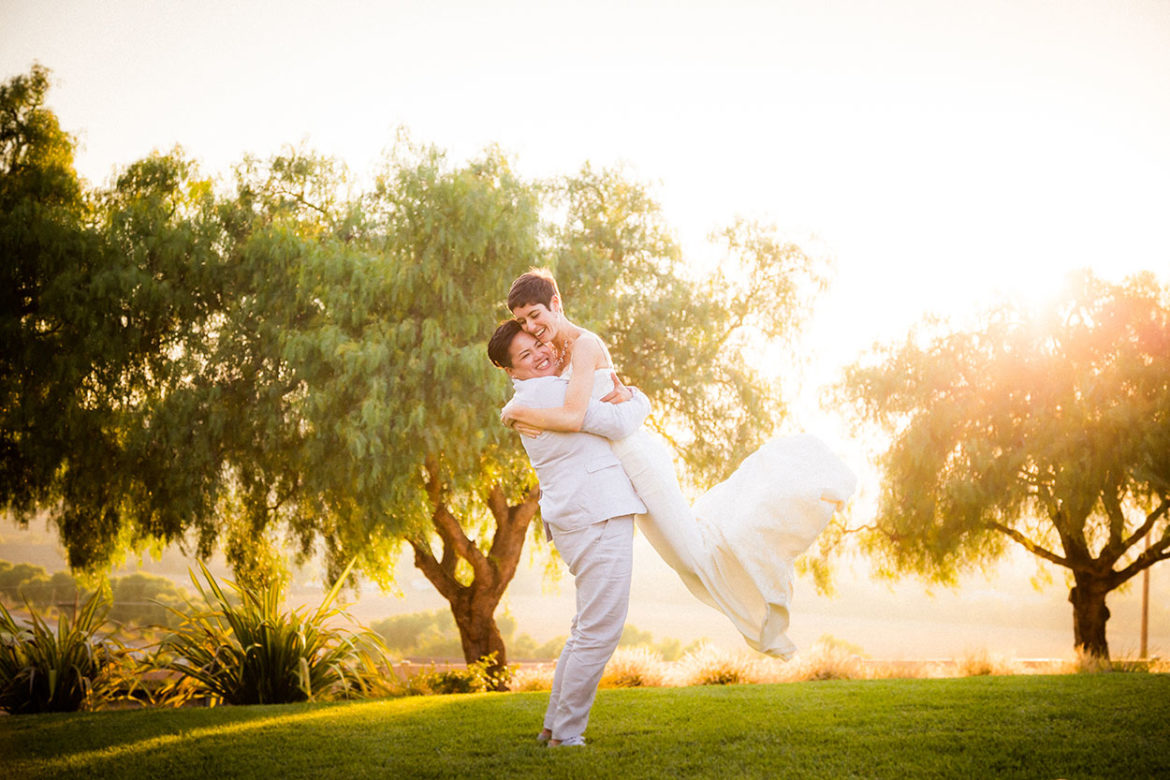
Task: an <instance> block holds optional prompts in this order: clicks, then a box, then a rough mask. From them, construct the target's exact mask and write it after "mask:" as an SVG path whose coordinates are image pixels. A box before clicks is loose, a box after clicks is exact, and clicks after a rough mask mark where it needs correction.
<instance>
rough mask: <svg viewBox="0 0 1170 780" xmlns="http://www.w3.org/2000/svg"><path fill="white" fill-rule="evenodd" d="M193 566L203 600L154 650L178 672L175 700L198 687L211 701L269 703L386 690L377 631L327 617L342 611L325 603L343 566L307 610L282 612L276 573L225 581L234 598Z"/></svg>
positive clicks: (334, 594) (166, 665) (335, 588)
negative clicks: (268, 579)
mask: <svg viewBox="0 0 1170 780" xmlns="http://www.w3.org/2000/svg"><path fill="white" fill-rule="evenodd" d="M351 566H352V564H351ZM200 568H201V569H202V571H203V577H204V579H205V580H206V587H204V585H203V584H201V583H200V582H199V580H198V579H197V578H196V577H195V576H194V574H192V576H191V579H192V581H193V582H194V583H195V587H196V589H197V590H198V591H199V594H200V596H201V597H202V598H203V601H204V602H205V604H206V608H205V609H199V608H198V606H197V605H195V604H190V603H189V607H190V609H191V610H192V614H182V613H179V617H181V618H182V624H181V625H180V626H179V628H178V629H176V631H175V632H174V633H173V634H171V635H170V636H168V637H167V639H166V640H165V641H164V642H163V647H162V656H161V658H160V665H161V666H163V667H164V668H167V669H171V670H173V671H176V672H179V673H180V674H181V675H182V676H183V678H184V679H183V680H182V681H181V682H180V683H179V684H177V685H176V686H175V688H174V689H173V691H172V693H173V694H174V695H175V696H176V697H177V699H178V700H180V701H181V700H182V699H183V697H185V696H194V695H205V696H207V697H209V698H210V699H211V702H212V703H215V702H217V701H222V702H225V703H227V704H276V703H285V702H296V701H305V700H307V699H310V698H323V697H331V698H332V697H342V698H343V697H350V696H361V695H375V694H378V693H385V692H387V691H388V687H387V686H388V683H387V682H386V679H385V677H384V675H383V674H382V665H383V662H384V653H383V650H382V646H381V641H380V640H379V639H378V637H377V636H376V635H375V634H373V633H372V632H370V631H368V630H365V629H362V630H359V631H357V632H349V631H345V630H341V629H338V628H335V627H333V626H331V625H330V623H331V621H333V620H334V619H335V618H337V617H339V616H344V617H347V618H348V615H346V614H345V613H344V612H343V611H342V610H341V609H337V608H333V607H332V604H333V602H334V601H335V600H336V598H337V595H338V593H339V592H340V589H341V585H342V583H343V582H344V580H345V577H346V575H347V574H348V573H349V568H346V570H345V572H344V573H343V574H342V576H341V577H340V578H338V580H337V583H336V584H334V586H333V588H332V589H330V591H329V592H328V593H327V594H326V596H325V598H324V600H323V601H322V602H321V604H320V606H318V607H317V609H316V610H315V611H313V612H312V613H306V612H305V611H304V610H303V609H301V608H298V609H295V610H292V611H289V612H281V611H280V602H281V595H282V591H283V585H282V584H281V583H280V582H279V581H277V582H274V583H272V584H271V585H269V586H268V587H266V588H264V589H263V590H262V591H256V590H252V589H250V588H245V587H243V586H241V585H238V584H236V583H232V582H228V585H229V586H230V587H231V588H232V589H233V590H234V591H235V593H236V594H237V595H238V596H239V599H238V603H236V602H235V601H234V600H232V599H229V597H228V595H227V594H226V593H225V592H224V590H223V588H222V587H220V584H219V583H218V582H217V581H216V580H215V578H214V577H213V576H212V575H211V572H209V571H208V570H207V567H206V566H204V565H203V564H202V563H200ZM175 611H176V612H177V610H175Z"/></svg>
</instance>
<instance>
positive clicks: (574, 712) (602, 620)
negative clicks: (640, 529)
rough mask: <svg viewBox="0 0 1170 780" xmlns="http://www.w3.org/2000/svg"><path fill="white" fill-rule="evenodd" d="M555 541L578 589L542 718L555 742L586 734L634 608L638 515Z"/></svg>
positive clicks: (565, 534)
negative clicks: (604, 675) (599, 689)
mask: <svg viewBox="0 0 1170 780" xmlns="http://www.w3.org/2000/svg"><path fill="white" fill-rule="evenodd" d="M553 542H554V544H556V546H557V552H559V553H560V555H561V558H562V560H564V561H565V563H566V564H568V567H569V572H570V573H571V574H572V575H573V581H574V583H575V584H576V587H577V614H576V615H575V616H574V617H573V626H572V629H571V631H570V632H569V639H568V641H567V642H565V648H564V650H562V651H561V657H560V658H559V659H558V660H557V668H556V672H555V673H554V674H553V686H552V695H551V696H549V700H548V710H547V711H546V712H545V715H544V727H545V728H546V729H549V730H550V731H552V738H553V739H557V740H562V741H563V740H566V739H570V738H572V737H579V736H582V735H583V734H584V733H585V726H586V724H587V723H588V722H589V708H590V707H592V706H593V698H594V697H595V696H596V695H597V684H598V683H599V682H601V673H602V672H603V671H605V665H606V663H608V662H609V658H610V656H612V655H613V651H614V649H616V648H617V645H618V640H619V639H621V636H622V629H623V627H624V626H625V622H626V612H627V610H628V609H629V606H630V574H631V573H632V571H633V547H634V516H633V515H624V516H622V517H612V518H610V519H609V520H605V521H603V522H600V523H594V524H593V525H589V526H586V527H585V528H581V529H579V530H575V531H570V532H557V531H553Z"/></svg>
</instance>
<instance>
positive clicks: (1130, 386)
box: [841, 272, 1170, 658]
mask: <svg viewBox="0 0 1170 780" xmlns="http://www.w3.org/2000/svg"><path fill="white" fill-rule="evenodd" d="M1167 355H1170V305H1168V295H1167V291H1166V290H1165V289H1164V288H1162V287H1161V286H1159V284H1158V282H1157V281H1156V280H1155V279H1154V278H1153V277H1152V276H1151V275H1148V274H1146V275H1138V276H1135V277H1133V278H1130V279H1129V280H1127V281H1126V282H1124V283H1119V284H1114V283H1108V282H1105V281H1103V280H1101V279H1098V278H1096V277H1094V276H1093V275H1091V274H1089V273H1087V272H1085V273H1082V274H1079V275H1076V276H1074V277H1070V279H1069V282H1068V284H1067V286H1066V288H1065V289H1064V291H1063V292H1062V294H1061V295H1060V296H1059V297H1058V298H1057V299H1055V300H1053V301H1051V302H1050V303H1049V304H1048V305H1047V306H1045V307H1042V308H1028V307H1025V306H1023V305H1019V304H1006V305H1004V306H1002V307H1000V308H998V309H996V310H994V311H992V312H990V313H989V314H988V316H987V317H986V319H985V321H984V323H983V325H982V327H979V328H975V329H971V330H967V331H962V332H949V333H948V332H936V333H934V334H929V333H925V332H922V331H920V332H918V333H915V334H912V335H911V336H910V337H909V338H908V339H907V341H906V342H905V343H903V344H901V345H898V346H894V347H891V348H887V349H885V350H884V351H882V352H879V353H878V354H877V355H875V356H874V357H873V359H872V360H870V361H867V362H864V363H859V364H857V365H855V366H853V367H852V368H851V369H850V370H849V371H848V372H847V375H846V379H845V381H844V383H843V385H842V387H841V395H842V397H843V398H844V399H845V400H846V401H847V402H849V403H851V404H852V405H853V407H854V409H855V410H856V412H857V416H858V418H859V419H860V420H863V421H867V422H870V423H874V424H876V425H877V426H879V427H880V428H881V430H883V431H884V432H885V434H887V435H888V436H889V447H888V449H887V450H886V451H885V454H884V455H883V456H882V458H881V460H880V467H881V469H882V474H883V479H882V490H881V495H880V498H879V504H878V508H877V516H876V518H875V519H874V521H873V523H872V525H870V526H868V527H866V528H864V529H861V536H860V538H861V540H862V545H863V547H864V549H865V550H866V551H867V552H868V553H869V554H871V555H872V556H873V557H874V558H875V559H876V560H878V561H879V562H880V564H881V566H882V568H883V570H884V572H885V573H887V574H891V575H902V574H907V573H919V574H924V575H927V576H928V577H930V578H932V579H934V580H937V581H940V582H953V581H954V580H955V577H956V576H957V575H958V574H959V572H960V571H962V570H963V569H964V568H967V567H971V566H979V565H983V564H987V563H989V562H991V561H994V560H996V559H998V558H999V556H1001V555H1002V554H1003V552H1004V551H1005V549H1007V547H1008V545H1009V544H1012V543H1014V544H1016V545H1019V546H1020V547H1022V548H1023V549H1025V550H1027V551H1028V552H1029V553H1031V554H1032V555H1035V556H1037V557H1038V558H1040V559H1042V560H1043V561H1046V562H1047V563H1049V564H1053V565H1055V566H1058V567H1061V568H1063V569H1065V570H1067V572H1068V573H1069V575H1070V577H1071V579H1072V580H1073V583H1074V585H1073V587H1072V589H1071V592H1070V596H1069V598H1070V601H1071V602H1072V604H1073V625H1074V640H1075V646H1076V647H1077V648H1078V649H1079V650H1080V651H1082V652H1083V653H1086V654H1088V655H1091V656H1097V657H1105V658H1107V657H1108V644H1107V642H1106V636H1105V625H1106V621H1107V620H1108V616H1109V611H1108V609H1107V608H1106V606H1105V599H1106V596H1107V594H1108V593H1109V592H1111V591H1112V590H1114V589H1115V588H1117V587H1119V586H1120V585H1122V584H1123V583H1125V582H1127V581H1128V580H1130V579H1131V578H1132V577H1134V576H1135V575H1136V574H1138V573H1139V572H1141V571H1143V570H1145V569H1148V568H1149V567H1150V566H1153V565H1154V564H1156V563H1158V562H1160V561H1163V560H1166V559H1167V558H1170V524H1168V523H1167V511H1168V510H1170V361H1167V359H1166V357H1167ZM1147 543H1148V548H1147V547H1146V546H1145V545H1146V544H1147Z"/></svg>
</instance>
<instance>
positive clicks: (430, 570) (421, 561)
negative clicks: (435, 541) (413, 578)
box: [409, 539, 467, 602]
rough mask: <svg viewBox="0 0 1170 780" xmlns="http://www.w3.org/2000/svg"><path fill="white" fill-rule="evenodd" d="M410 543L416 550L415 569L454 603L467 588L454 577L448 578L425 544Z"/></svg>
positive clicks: (411, 540)
mask: <svg viewBox="0 0 1170 780" xmlns="http://www.w3.org/2000/svg"><path fill="white" fill-rule="evenodd" d="M409 542H410V546H411V547H412V548H413V549H414V565H415V567H416V568H418V570H419V571H421V572H422V573H423V576H425V577H426V578H427V579H428V580H430V583H431V584H432V585H434V586H435V590H437V591H439V594H440V595H442V597H443V598H445V599H447V601H450V602H454V601H455V599H457V598H458V597H459V596H460V594H461V593H462V592H463V591H465V590H467V588H466V586H464V585H460V584H459V582H458V581H457V580H456V579H455V578H454V577H452V576H448V574H447V572H446V571H444V569H443V567H442V566H441V565H440V564H439V562H438V561H437V560H435V556H434V554H433V553H432V552H431V550H430V548H429V547H428V546H427V545H426V543H425V542H423V541H419V540H418V539H410V540H409Z"/></svg>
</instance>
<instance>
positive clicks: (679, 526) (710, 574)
mask: <svg viewBox="0 0 1170 780" xmlns="http://www.w3.org/2000/svg"><path fill="white" fill-rule="evenodd" d="M612 389H613V379H612V377H611V374H610V372H609V371H607V370H599V371H597V372H596V373H595V375H594V382H593V397H594V398H598V399H599V398H601V396H603V395H605V394H606V393H608V392H610V391H611V390H612ZM612 444H613V451H614V453H615V454H616V455H617V456H618V459H619V460H621V462H622V466H623V468H625V470H626V473H627V474H628V475H629V477H630V481H631V482H632V483H633V485H634V489H635V490H636V491H637V492H638V496H639V498H641V499H642V501H643V503H645V504H646V508H647V510H648V513H647V514H645V515H638V517H637V525H638V528H639V529H641V531H642V533H643V534H645V536H646V538H647V540H649V542H650V544H651V545H653V547H654V549H655V550H656V551H657V552H658V554H659V555H661V556H662V559H663V560H664V561H666V563H667V564H668V565H669V566H670V567H671V568H672V569H674V570H675V571H676V572H677V573H678V575H679V577H681V578H682V581H683V582H684V583H685V584H686V586H687V588H688V589H689V590H690V591H691V593H693V594H694V595H695V596H696V597H697V598H698V599H699V600H701V601H703V602H704V603H706V604H709V605H710V606H712V607H714V608H715V609H718V610H719V611H721V612H722V613H723V614H725V615H726V616H727V617H728V618H729V619H730V620H731V622H732V623H733V624H734V625H735V627H736V628H737V629H738V630H739V632H740V633H741V634H742V635H743V638H744V640H745V641H746V642H747V643H748V645H749V646H750V647H752V648H754V649H756V650H759V651H760V652H763V653H767V654H768V655H772V656H777V657H780V658H785V659H787V658H791V657H792V655H793V654H794V653H795V652H796V646H795V645H794V644H793V643H792V642H791V641H790V640H789V639H788V637H787V635H786V634H785V632H786V631H787V630H788V607H789V604H791V602H792V581H793V579H794V578H795V572H794V570H793V561H795V559H796V557H797V556H799V555H800V554H801V553H803V552H804V551H805V550H807V549H808V547H809V546H810V545H811V544H812V543H813V541H814V540H815V539H816V537H817V535H818V534H819V533H820V532H821V531H822V530H823V529H824V528H825V526H826V525H827V524H828V522H829V520H830V518H831V517H832V516H833V512H834V511H835V510H836V509H837V507H838V506H839V505H843V504H844V502H845V501H847V500H848V499H849V497H850V496H851V495H852V494H853V491H854V490H855V489H856V486H857V478H856V476H854V474H853V472H852V471H850V470H849V467H848V466H846V465H845V464H844V463H843V462H842V461H841V460H840V459H839V458H838V457H837V456H836V455H834V454H833V453H832V452H831V451H830V450H829V448H828V447H827V446H825V444H824V443H823V442H821V441H820V440H819V439H817V438H816V437H814V436H780V437H776V438H773V439H772V440H770V441H769V442H768V443H767V444H765V445H764V446H763V447H761V448H760V449H758V450H756V451H755V452H754V453H752V454H751V455H749V456H748V457H747V458H746V459H745V460H744V462H743V463H742V464H741V465H740V467H739V468H738V469H736V471H735V473H734V474H732V475H731V476H730V477H729V478H728V479H727V480H725V481H723V482H721V483H719V484H718V485H716V486H715V487H713V488H711V489H710V490H708V491H707V492H706V493H704V494H703V495H702V496H700V497H699V499H698V500H697V501H696V502H695V503H694V505H693V506H691V505H689V504H688V503H687V501H686V499H685V498H684V497H683V494H682V490H681V489H680V488H679V484H678V478H677V477H676V476H675V470H674V459H673V457H672V455H671V452H670V449H669V447H668V446H667V445H666V443H665V442H663V441H662V439H660V438H659V437H657V436H655V435H653V434H651V433H649V432H648V431H646V430H644V429H643V430H639V431H638V432H637V433H635V434H633V435H632V436H629V437H627V438H625V439H622V440H620V441H615V442H612Z"/></svg>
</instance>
